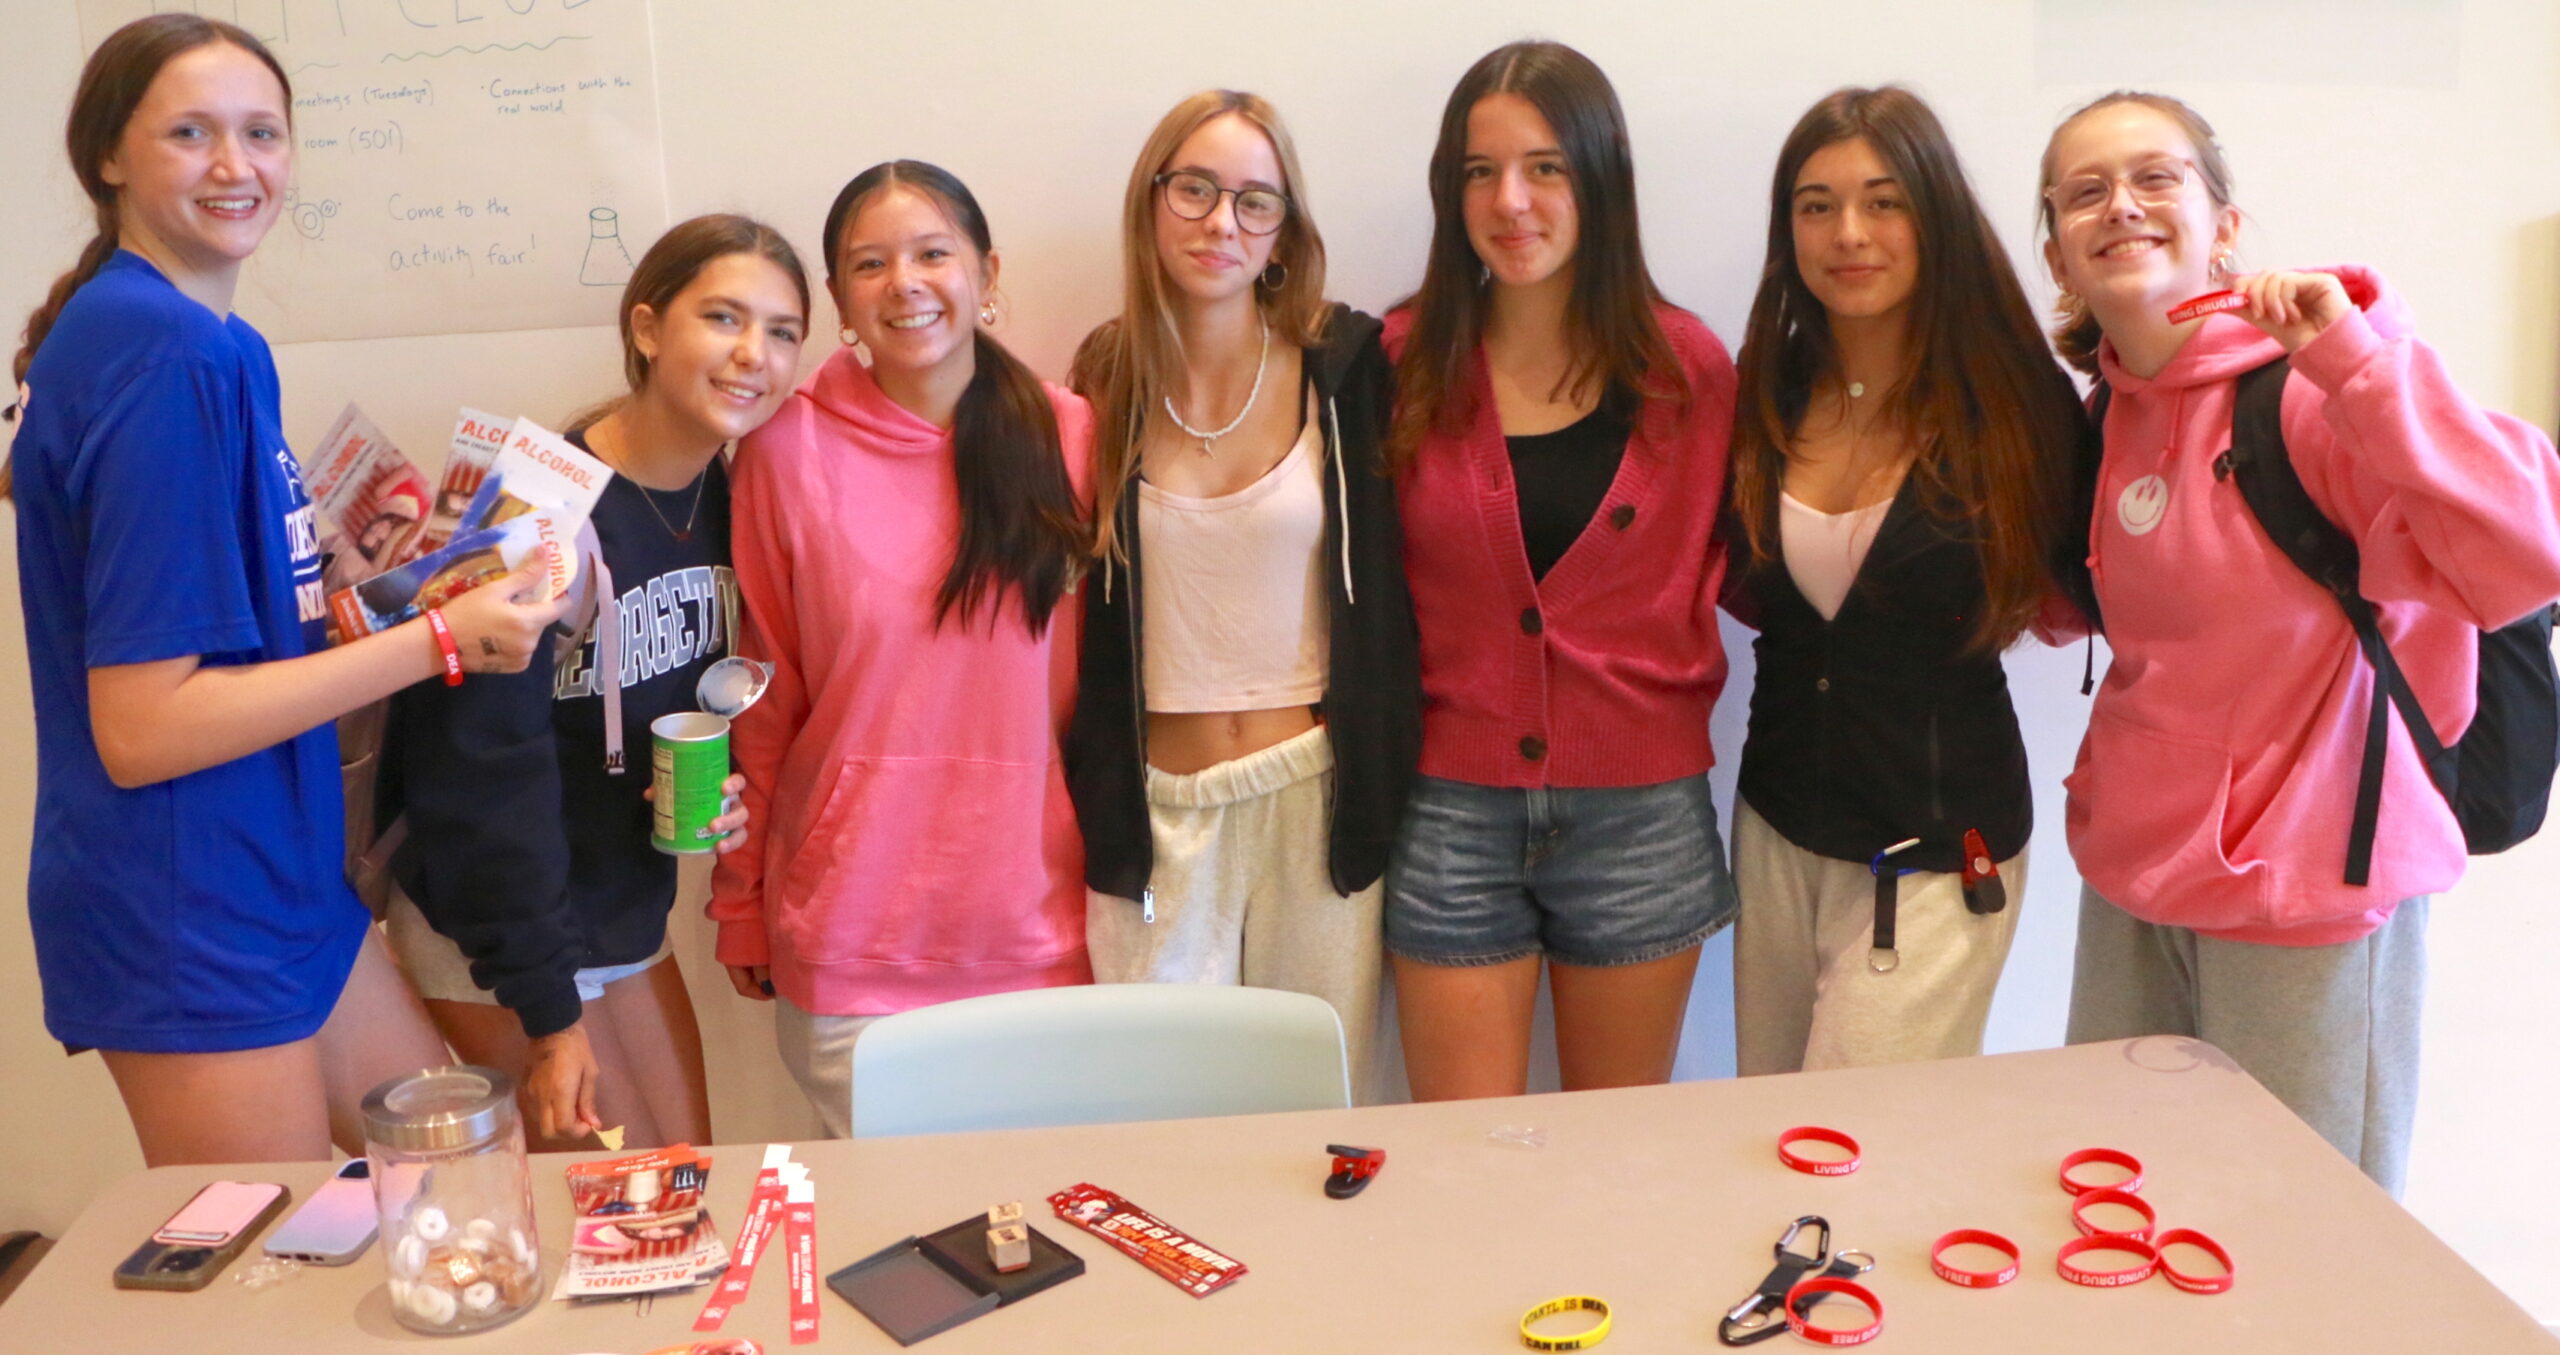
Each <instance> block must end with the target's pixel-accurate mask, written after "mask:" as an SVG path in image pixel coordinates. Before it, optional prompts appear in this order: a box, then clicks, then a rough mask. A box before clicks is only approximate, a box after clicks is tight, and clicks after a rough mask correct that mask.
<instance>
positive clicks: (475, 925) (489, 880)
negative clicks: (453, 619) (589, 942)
mask: <svg viewBox="0 0 2560 1355" xmlns="http://www.w3.org/2000/svg"><path fill="white" fill-rule="evenodd" d="M552 680H553V675H552V666H551V665H550V664H548V663H544V662H541V661H539V659H537V661H536V662H534V663H533V664H531V665H530V666H528V667H527V668H526V669H525V670H524V671H523V672H521V673H508V674H503V675H501V674H494V673H479V674H474V675H472V676H471V677H470V678H468V679H466V680H465V681H464V682H463V683H462V685H461V686H459V687H447V686H445V685H444V684H442V683H440V682H433V681H430V682H423V683H419V684H417V685H416V686H413V687H411V688H409V689H408V690H407V691H404V692H402V693H401V694H400V695H399V696H398V697H397V698H395V699H394V704H393V713H392V723H393V728H394V730H395V734H394V737H395V739H397V741H398V743H399V764H400V769H401V770H400V775H401V801H402V805H403V808H404V809H405V810H406V812H407V814H408V818H409V837H408V840H407V842H406V843H404V844H403V845H402V847H401V849H400V853H399V855H398V857H397V858H396V859H395V861H394V866H395V869H396V870H397V872H398V874H399V878H400V882H401V885H402V887H403V888H405V889H406V890H407V891H408V893H409V896H410V898H411V899H412V900H414V901H415V902H416V903H417V905H418V911H419V912H421V913H423V914H425V916H426V918H427V920H428V921H429V922H430V923H433V924H434V926H435V929H436V930H437V931H439V932H442V933H443V934H444V935H446V936H447V937H450V938H452V940H453V942H454V944H455V945H456V946H459V947H460V948H461V950H462V953H463V955H464V956H465V957H466V958H467V959H469V960H470V961H471V977H472V980H473V981H474V982H476V983H478V984H479V985H480V986H481V987H483V988H486V989H489V990H490V991H491V992H492V993H494V994H495V995H496V997H497V999H498V1001H499V1002H500V1003H501V1004H502V1005H504V1006H506V1007H507V1008H508V1009H509V1010H511V1011H513V1012H515V1014H516V1017H517V1019H518V1020H520V1021H522V1022H523V1023H524V1033H525V1036H526V1038H528V1039H540V1038H542V1037H543V1036H545V1035H551V1034H556V1033H557V1032H559V1031H562V1030H565V1029H567V1028H568V1027H570V1026H571V1025H573V1024H575V1023H576V1022H577V1020H578V1016H579V1013H580V1011H581V1010H582V1008H581V1005H580V1003H579V1000H578V988H577V978H576V976H577V971H578V964H579V958H580V956H581V954H582V953H583V951H584V945H585V943H584V941H583V939H582V936H581V933H580V929H579V926H578V922H577V918H576V915H575V912H574V910H573V908H572V906H571V903H570V900H569V842H568V837H567V833H566V830H565V828H564V826H563V822H562V817H561V786H560V761H559V755H558V750H557V749H556V747H555V745H554V742H553V737H552V726H551V714H552Z"/></svg>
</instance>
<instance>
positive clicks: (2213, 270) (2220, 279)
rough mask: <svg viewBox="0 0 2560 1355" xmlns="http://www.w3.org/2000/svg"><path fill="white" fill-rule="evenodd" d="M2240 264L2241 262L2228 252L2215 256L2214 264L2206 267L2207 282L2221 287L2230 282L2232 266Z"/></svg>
mask: <svg viewBox="0 0 2560 1355" xmlns="http://www.w3.org/2000/svg"><path fill="white" fill-rule="evenodd" d="M2238 262H2239V260H2238V259H2237V258H2235V257H2234V256H2233V255H2231V254H2230V253H2229V252H2228V251H2226V252H2224V253H2221V254H2216V255H2214V256H2213V262H2211V263H2209V264H2206V265H2205V269H2204V276H2205V280H2206V281H2207V282H2211V283H2213V284H2215V285H2216V286H2220V285H2221V284H2223V283H2225V282H2228V281H2230V280H2231V271H2232V265H2233V264H2235V263H2238Z"/></svg>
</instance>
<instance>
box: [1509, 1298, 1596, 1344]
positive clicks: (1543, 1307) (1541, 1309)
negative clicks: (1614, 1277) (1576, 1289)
mask: <svg viewBox="0 0 2560 1355" xmlns="http://www.w3.org/2000/svg"><path fill="white" fill-rule="evenodd" d="M1571 1312H1587V1313H1597V1314H1599V1316H1600V1320H1599V1321H1598V1322H1596V1323H1593V1324H1592V1325H1591V1326H1590V1327H1589V1328H1588V1329H1586V1330H1583V1331H1578V1332H1575V1333H1573V1334H1572V1335H1570V1336H1540V1335H1538V1334H1537V1333H1536V1332H1533V1331H1531V1330H1529V1329H1530V1328H1531V1327H1534V1326H1536V1325H1538V1324H1539V1323H1540V1322H1543V1321H1545V1320H1546V1319H1548V1318H1551V1317H1553V1316H1555V1315H1556V1314H1558V1313H1571ZM1607 1339H1609V1301H1608V1300H1607V1299H1602V1298H1594V1297H1592V1296H1591V1295H1589V1294H1567V1295H1565V1296H1564V1297H1563V1298H1560V1299H1549V1300H1547V1301H1546V1302H1544V1303H1541V1304H1539V1305H1538V1306H1537V1307H1535V1308H1532V1309H1530V1310H1529V1311H1528V1312H1527V1313H1525V1314H1523V1315H1522V1316H1521V1318H1520V1344H1522V1345H1524V1346H1527V1347H1528V1348H1529V1349H1531V1350H1581V1349H1583V1348H1585V1347H1587V1346H1596V1345H1598V1344H1600V1343H1601V1342H1602V1341H1605V1340H1607Z"/></svg>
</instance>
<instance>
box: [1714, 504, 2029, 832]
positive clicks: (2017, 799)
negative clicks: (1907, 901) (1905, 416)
mask: <svg viewBox="0 0 2560 1355" xmlns="http://www.w3.org/2000/svg"><path fill="white" fill-rule="evenodd" d="M1926 497H1927V491H1926V490H1924V489H1923V488H1922V486H1921V483H1920V477H1919V476H1917V475H1907V476H1905V477H1904V478H1903V483H1902V488H1901V490H1900V491H1899V492H1897V493H1896V494H1895V495H1894V499H1893V504H1892V506H1891V507H1890V508H1887V509H1886V510H1885V518H1884V521H1883V522H1882V523H1881V524H1879V525H1878V526H1877V529H1876V536H1875V541H1874V543H1873V544H1872V545H1870V546H1869V547H1868V548H1867V556H1866V559H1865V561H1864V562H1863V563H1861V564H1860V566H1859V567H1858V573H1857V577H1856V578H1855V579H1854V580H1853V581H1852V582H1851V583H1850V586H1849V594H1848V596H1847V597H1846V598H1844V599H1842V601H1841V603H1840V610H1839V613H1838V614H1837V615H1836V616H1834V617H1833V618H1832V619H1831V620H1829V621H1825V620H1823V619H1822V614H1821V613H1820V612H1817V611H1815V610H1814V609H1813V604H1812V603H1810V602H1807V601H1806V600H1805V598H1804V594H1803V593H1801V592H1799V591H1797V589H1796V585H1795V579H1794V577H1793V576H1792V575H1790V574H1789V573H1788V572H1787V565H1786V561H1785V559H1784V558H1783V551H1781V552H1780V553H1778V554H1773V555H1772V557H1771V558H1770V559H1768V560H1766V561H1762V562H1760V563H1759V564H1758V565H1756V566H1755V565H1753V564H1752V563H1751V562H1750V560H1749V558H1748V556H1747V554H1745V553H1744V552H1742V551H1741V550H1740V548H1737V553H1736V558H1735V567H1736V569H1737V570H1740V571H1743V579H1742V583H1741V589H1742V591H1743V592H1744V593H1745V594H1746V595H1747V596H1748V598H1749V600H1750V602H1751V603H1752V604H1753V605H1754V606H1756V608H1757V609H1758V611H1759V621H1760V634H1759V638H1758V639H1756V640H1754V641H1753V642H1752V653H1753V656H1754V657H1755V658H1756V660H1757V661H1758V664H1759V674H1758V676H1757V677H1756V678H1755V679H1754V681H1753V685H1752V689H1751V724H1750V728H1749V732H1748V733H1747V734H1746V735H1745V737H1744V740H1743V745H1742V772H1741V782H1740V789H1741V794H1742V798H1743V799H1745V800H1747V801H1749V802H1750V804H1751V807H1752V808H1753V809H1754V810H1756V811H1758V813H1759V814H1760V817H1762V818H1763V819H1766V820H1768V822H1769V826H1770V827H1772V828H1775V829H1776V830H1778V832H1779V834H1780V835H1781V836H1783V837H1785V838H1786V839H1787V840H1788V841H1789V842H1792V843H1794V844H1795V845H1796V846H1798V847H1801V848H1803V849H1804V850H1806V851H1809V852H1812V853H1813V854H1815V855H1816V856H1826V857H1831V858H1833V859H1835V860H1841V861H1857V862H1860V863H1864V862H1867V861H1870V860H1872V859H1873V858H1874V856H1875V854H1876V853H1877V852H1880V851H1882V850H1884V849H1885V848H1886V847H1889V846H1892V845H1893V844H1894V843H1896V842H1900V841H1902V840H1903V839H1904V838H1911V837H1916V838H1919V839H1921V845H1920V846H1919V847H1918V848H1915V849H1913V850H1912V851H1910V852H1908V853H1905V854H1904V855H1902V856H1900V857H1897V858H1895V859H1896V861H1897V862H1899V863H1900V864H1901V865H1903V866H1905V867H1908V868H1911V869H1917V870H1933V871H1953V870H1957V869H1960V868H1961V867H1962V866H1963V835H1964V831H1965V830H1966V829H1968V828H1973V829H1980V830H1981V832H1982V836H1983V841H1984V845H1986V846H1988V847H1989V848H1990V849H1991V859H1992V860H1994V861H2006V860H2008V859H2009V858H2010V857H2012V856H2014V855H2016V854H2017V853H2018V851H2019V849H2021V848H2023V847H2024V846H2026V843H2027V836H2028V834H2029V833H2030V832H2031V831H2032V830H2033V828H2034V824H2035V805H2034V798H2033V796H2032V795H2031V794H2030V793H2029V790H2028V784H2027V750H2026V745H2025V743H2024V742H2023V741H2021V740H2020V738H2019V736H2018V716H2017V711H2016V709H2015V708H2014V707H2013V706H2012V705H2011V704H2010V701H2009V682H2008V677H2007V675H2006V674H2005V673H2004V672H2003V671H2002V669H2001V666H2000V658H1999V656H1998V655H1996V654H1985V653H1981V652H1979V651H1976V650H1971V649H1968V648H1966V643H1967V641H1968V640H1969V639H1970V638H1971V634H1972V629H1973V624H1974V618H1975V617H1976V616H1977V615H1979V613H1980V610H1981V608H1982V606H1983V585H1982V564H1981V558H1980V555H1979V553H1978V551H1977V549H1976V547H1975V545H1974V542H1973V540H1972V537H1971V533H1970V531H1969V528H1968V524H1967V522H1966V520H1965V519H1964V518H1963V517H1961V516H1959V515H1956V514H1954V513H1952V512H1948V511H1943V508H1942V510H1941V511H1932V509H1931V507H1930V506H1929V505H1928V504H1927V503H1926V502H1924V500H1925V498H1926ZM1769 533H1770V535H1769V537H1768V538H1767V539H1769V540H1771V541H1773V542H1774V541H1775V540H1777V535H1776V533H1777V524H1776V523H1775V522H1771V523H1770V524H1769ZM1729 539H1731V540H1734V541H1737V542H1738V541H1740V540H1741V539H1742V538H1741V533H1739V532H1738V531H1736V532H1732V533H1729Z"/></svg>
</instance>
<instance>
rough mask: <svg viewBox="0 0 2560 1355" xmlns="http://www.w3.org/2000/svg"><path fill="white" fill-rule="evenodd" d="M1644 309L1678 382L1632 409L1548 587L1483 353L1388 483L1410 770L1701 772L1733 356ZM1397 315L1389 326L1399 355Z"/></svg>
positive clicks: (1580, 779) (1532, 779) (1404, 330)
mask: <svg viewBox="0 0 2560 1355" xmlns="http://www.w3.org/2000/svg"><path fill="white" fill-rule="evenodd" d="M1655 315H1656V316H1657V318H1658V319H1659V320H1660V321H1661V324H1662V328H1663V332H1664V333H1665V334H1666V335H1667V336H1668V337H1669V338H1670V341H1671V349H1672V352H1673V353H1674V354H1676V355H1677V356H1678V358H1679V361H1680V365H1681V368H1682V370H1683V371H1685V372H1686V373H1687V374H1688V378H1689V386H1690V391H1691V398H1690V401H1689V404H1688V407H1687V408H1686V409H1685V410H1684V409H1681V408H1679V407H1677V406H1675V405H1673V404H1672V403H1670V402H1668V401H1663V400H1648V401H1646V402H1645V404H1644V408H1643V410H1642V412H1641V414H1640V415H1639V417H1638V419H1637V421H1636V426H1635V431H1634V433H1633V435H1632V436H1631V437H1629V438H1628V440H1627V450H1626V455H1625V457H1624V458H1623V459H1622V460H1621V461H1620V463H1619V466H1618V475H1617V479H1616V480H1615V481H1613V482H1612V483H1611V484H1610V486H1609V493H1608V497H1607V498H1605V499H1603V500H1602V501H1601V505H1600V510H1599V512H1598V513H1596V514H1594V515H1593V517H1592V520H1591V523H1590V525H1589V526H1587V527H1585V528H1584V529H1583V532H1582V535H1581V536H1580V537H1578V538H1576V539H1575V541H1574V543H1573V547H1572V549H1570V550H1568V551H1566V552H1565V554H1564V556H1563V558H1561V559H1559V560H1558V561H1556V563H1555V565H1554V567H1553V568H1551V569H1549V570H1548V571H1547V575H1546V577H1545V578H1544V579H1535V578H1533V577H1532V576H1531V575H1530V572H1529V556H1528V551H1527V549H1526V548H1525V547H1524V546H1523V545H1522V544H1521V537H1520V505H1519V497H1518V491H1517V489H1516V488H1515V487H1514V485H1513V483H1512V479H1511V455H1510V449H1509V448H1508V446H1507V445H1506V444H1505V443H1504V441H1503V437H1502V428H1501V424H1500V421H1499V419H1498V417H1497V415H1496V414H1495V411H1494V404H1493V389H1492V384H1491V380H1490V377H1489V376H1488V374H1487V370H1486V367H1485V363H1484V358H1483V354H1482V353H1481V351H1479V353H1478V354H1477V356H1476V360H1475V362H1474V363H1473V364H1471V370H1470V373H1469V376H1468V380H1469V382H1470V383H1471V384H1472V386H1473V388H1474V392H1475V409H1476V417H1475V420H1474V422H1473V424H1472V425H1471V426H1469V427H1468V428H1467V430H1466V431H1465V432H1464V433H1463V434H1458V435H1449V434H1443V433H1434V434H1433V435H1431V436H1430V437H1429V438H1428V439H1426V440H1425V441H1424V442H1423V444H1422V446H1421V448H1420V449H1419V451H1418V453H1417V455H1416V456H1415V458H1414V464H1413V467H1412V469H1411V470H1410V471H1408V472H1407V473H1406V475H1405V476H1404V478H1403V480H1402V481H1401V482H1400V483H1399V484H1398V486H1397V495H1396V497H1397V501H1398V504H1399V506H1400V508H1401V510H1402V514H1403V518H1404V558H1405V573H1406V576H1407V578H1408V579H1409V581H1410V582H1411V585H1412V590H1413V613H1414V621H1415V624H1416V625H1417V626H1418V627H1419V628H1420V631H1421V657H1422V691H1423V698H1424V708H1423V716H1422V768H1421V770H1422V773H1423V774H1424V775H1425V776H1437V777H1442V778H1444V779H1448V780H1453V781H1465V782H1471V783H1473V784H1476V785H1484V786H1517V787H1529V786H1645V785H1654V784H1658V783H1660V782H1664V781H1672V780H1677V779H1679V778H1681V777H1685V776H1693V775H1695V774H1697V773H1699V772H1703V771H1705V770H1706V769H1707V768H1709V767H1711V766H1714V765H1715V750H1714V748H1713V747H1712V746H1711V745H1710V742H1709V739H1708V729H1707V720H1708V716H1709V714H1710V713H1711V712H1712V711H1713V710H1714V708H1715V703H1716V695H1717V693H1719V692H1721V691H1722V690H1723V689H1724V679H1725V656H1724V643H1723V641H1722V639H1721V638H1720V637H1719V636H1718V634H1717V631H1716V598H1717V595H1718V594H1719V593H1720V592H1721V591H1722V587H1723V583H1724V571H1725V554H1724V547H1723V545H1722V543H1721V541H1720V540H1719V539H1718V537H1717V535H1716V524H1717V520H1718V518H1719V516H1720V515H1721V513H1722V510H1723V506H1724V484H1725V447H1726V443H1727V440H1728V439H1729V437H1730V435H1731V432H1732V426H1733V409H1734V398H1735V382H1734V371H1733V360H1732V359H1731V358H1730V357H1728V356H1727V355H1726V353H1725V349H1724V345H1723V344H1722V343H1721V342H1719V341H1718V340H1717V339H1716V336H1715V335H1714V334H1713V333H1712V332H1711V331H1709V330H1708V329H1707V327H1706V325H1705V323H1703V322H1702V321H1700V320H1699V319H1698V318H1697V317H1696V316H1694V315H1691V314H1690V313H1688V312H1687V311H1684V310H1681V309H1679V308H1677V307H1674V306H1669V305H1663V306H1658V307H1657V308H1656V310H1655ZM1412 328H1413V317H1412V314H1411V313H1410V312H1409V311H1399V312H1397V313H1395V314H1393V315H1390V316H1388V317H1387V332H1386V344H1387V352H1388V354H1389V355H1390V356H1391V357H1393V356H1401V355H1402V353H1403V351H1404V344H1405V340H1406V338H1407V336H1408V335H1409V334H1410V333H1411V332H1412Z"/></svg>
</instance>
